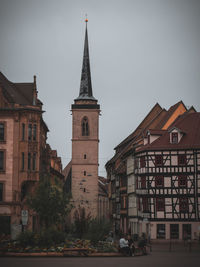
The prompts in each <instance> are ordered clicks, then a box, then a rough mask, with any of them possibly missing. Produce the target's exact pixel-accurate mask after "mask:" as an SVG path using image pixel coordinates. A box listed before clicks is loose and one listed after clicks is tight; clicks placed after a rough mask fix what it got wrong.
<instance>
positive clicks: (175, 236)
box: [170, 224, 179, 239]
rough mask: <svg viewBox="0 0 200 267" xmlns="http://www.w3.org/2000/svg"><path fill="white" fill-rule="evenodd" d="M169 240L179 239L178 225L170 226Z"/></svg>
mask: <svg viewBox="0 0 200 267" xmlns="http://www.w3.org/2000/svg"><path fill="white" fill-rule="evenodd" d="M170 238H171V239H179V225H178V224H170Z"/></svg>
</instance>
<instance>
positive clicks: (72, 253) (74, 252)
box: [63, 248, 89, 256]
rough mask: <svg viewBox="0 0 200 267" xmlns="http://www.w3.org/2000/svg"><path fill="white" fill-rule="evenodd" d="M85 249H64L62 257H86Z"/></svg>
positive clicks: (86, 251) (86, 250)
mask: <svg viewBox="0 0 200 267" xmlns="http://www.w3.org/2000/svg"><path fill="white" fill-rule="evenodd" d="M88 253H89V251H88V249H87V248H64V250H63V254H64V256H88Z"/></svg>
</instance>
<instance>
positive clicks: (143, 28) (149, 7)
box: [0, 0, 200, 176]
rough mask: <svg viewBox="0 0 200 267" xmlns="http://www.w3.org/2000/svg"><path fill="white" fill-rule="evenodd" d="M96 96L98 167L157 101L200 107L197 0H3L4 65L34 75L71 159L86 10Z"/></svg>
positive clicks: (55, 145) (56, 141)
mask: <svg viewBox="0 0 200 267" xmlns="http://www.w3.org/2000/svg"><path fill="white" fill-rule="evenodd" d="M86 13H87V14H88V19H89V22H88V34H89V49H90V64H91V75H92V85H93V95H94V97H95V98H97V99H98V101H99V104H100V105H101V110H102V112H101V114H102V116H101V117H100V143H99V148H100V153H99V158H100V168H99V175H102V176H105V175H106V172H105V169H104V165H105V163H106V162H107V160H109V159H110V158H111V157H112V156H113V154H114V151H113V149H114V147H115V146H116V145H117V144H119V143H120V142H121V141H122V140H123V139H124V138H125V137H126V136H128V135H129V134H130V133H131V132H132V131H133V130H134V129H135V128H136V127H137V125H138V124H139V123H140V122H141V120H142V119H143V118H144V117H145V116H146V114H147V113H148V112H149V111H150V109H151V108H152V107H153V106H154V105H155V104H156V102H158V103H159V104H160V105H161V106H162V107H164V108H166V109H168V108H169V107H170V106H171V105H173V104H175V103H176V102H178V101H179V100H183V102H184V103H185V105H186V106H191V105H193V106H194V107H195V108H196V110H197V111H200V88H199V87H200V1H198V0H196V1H195V0H187V1H186V0H105V1H104V0H101V1H100V0H84V1H83V0H34V1H33V0H32V1H31V0H0V71H2V72H3V74H4V75H5V76H6V77H7V78H8V79H9V80H10V81H12V82H32V81H33V75H35V74H36V75H37V87H38V91H39V98H40V99H41V101H42V102H43V103H44V110H45V111H46V113H45V114H44V119H45V121H46V123H47V125H48V127H49V129H50V133H49V134H48V142H49V144H50V145H51V147H52V149H57V151H58V155H59V156H61V157H62V162H63V166H65V165H66V164H67V163H68V162H69V160H70V158H71V136H72V125H71V120H72V117H71V112H70V109H71V104H72V103H73V100H74V99H75V98H76V97H77V96H78V94H79V87H80V77H81V67H82V57H83V45H84V34H85V23H84V19H85V14H86Z"/></svg>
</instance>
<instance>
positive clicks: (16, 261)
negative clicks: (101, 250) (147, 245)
mask: <svg viewBox="0 0 200 267" xmlns="http://www.w3.org/2000/svg"><path fill="white" fill-rule="evenodd" d="M153 250H154V251H152V252H151V254H150V255H147V256H136V257H102V258H87V257H76V258H14V257H13V258H0V266H1V267H46V266H47V267H72V266H73V267H107V266H108V267H129V266H130V267H132V266H137V267H157V266H158V267H160V266H161V267H193V266H194V267H196V266H199V263H200V252H199V251H191V252H189V251H171V252H169V251H164V250H163V251H155V250H156V247H154V248H153Z"/></svg>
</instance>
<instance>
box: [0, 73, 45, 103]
mask: <svg viewBox="0 0 200 267" xmlns="http://www.w3.org/2000/svg"><path fill="white" fill-rule="evenodd" d="M0 86H1V87H2V89H3V94H4V96H5V98H6V99H7V101H8V102H9V103H16V104H20V105H33V102H34V91H35V90H36V88H35V86H36V85H35V83H34V82H33V83H13V82H10V81H9V80H8V79H7V78H6V77H5V76H4V75H3V73H2V72H0ZM38 103H41V102H39V101H38ZM38 103H36V104H38Z"/></svg>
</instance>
